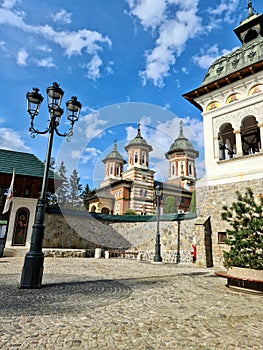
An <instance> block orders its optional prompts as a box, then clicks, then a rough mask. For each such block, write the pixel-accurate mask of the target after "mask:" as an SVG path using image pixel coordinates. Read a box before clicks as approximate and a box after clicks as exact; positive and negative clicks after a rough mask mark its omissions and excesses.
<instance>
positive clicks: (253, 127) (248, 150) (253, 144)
mask: <svg viewBox="0 0 263 350" xmlns="http://www.w3.org/2000/svg"><path fill="white" fill-rule="evenodd" d="M240 131H241V142H242V151H243V155H244V156H245V155H248V154H253V153H256V152H259V150H260V147H261V140H260V130H259V127H258V122H257V120H256V118H255V117H253V116H250V117H246V118H244V119H243V121H242V123H241V127H240Z"/></svg>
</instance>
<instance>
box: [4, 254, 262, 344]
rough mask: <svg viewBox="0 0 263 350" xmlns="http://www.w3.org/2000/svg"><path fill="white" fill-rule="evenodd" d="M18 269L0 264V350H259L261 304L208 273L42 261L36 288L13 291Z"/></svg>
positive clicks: (18, 263)
mask: <svg viewBox="0 0 263 350" xmlns="http://www.w3.org/2000/svg"><path fill="white" fill-rule="evenodd" d="M22 266H23V259H22V258H1V259H0V275H1V288H0V310H1V313H0V327H1V332H0V349H21V350H31V349H34V350H35V349H41V350H43V349H52V350H60V349H78V350H82V349H83V350H86V349H88V350H89V349H99V350H100V349H106V350H111V349H120V350H121V349H125V350H129V349H132V350H134V349H136V350H141V349H142V350H153V349H164V350H177V349H178V350H183V349H186V350H191V349H194V350H199V349H200V350H213V349H216V350H224V349H227V350H234V349H241V350H247V349H255V350H262V349H263V346H262V329H263V307H262V296H260V295H254V294H246V293H242V292H236V291H233V290H231V289H228V288H226V287H225V282H226V281H225V280H224V279H222V278H219V277H216V276H215V275H214V269H211V268H210V269H204V268H198V267H195V266H194V265H191V266H183V265H178V264H177V265H173V264H161V265H154V264H151V263H145V262H142V261H137V260H128V259H85V258H76V259H72V258H61V259H58V258H45V268H44V277H43V287H42V288H41V289H37V290H27V289H23V290H21V289H18V288H17V286H18V285H19V281H20V276H21V271H22Z"/></svg>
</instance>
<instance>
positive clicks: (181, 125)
mask: <svg viewBox="0 0 263 350" xmlns="http://www.w3.org/2000/svg"><path fill="white" fill-rule="evenodd" d="M183 124H184V122H183V121H182V120H180V136H179V137H184V134H183Z"/></svg>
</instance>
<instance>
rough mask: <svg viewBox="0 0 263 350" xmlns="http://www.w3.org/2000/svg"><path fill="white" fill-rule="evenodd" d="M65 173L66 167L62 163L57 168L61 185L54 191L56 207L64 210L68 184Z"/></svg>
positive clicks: (66, 203) (66, 202) (66, 201)
mask: <svg viewBox="0 0 263 350" xmlns="http://www.w3.org/2000/svg"><path fill="white" fill-rule="evenodd" d="M66 173H67V170H66V166H65V163H64V162H63V161H62V162H61V164H60V166H59V168H58V175H59V176H60V178H61V179H62V183H61V185H60V186H59V188H58V189H57V191H56V196H57V202H58V205H59V206H60V207H62V208H66V207H67V205H68V191H69V183H68V179H67V176H66Z"/></svg>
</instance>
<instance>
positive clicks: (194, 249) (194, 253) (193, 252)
mask: <svg viewBox="0 0 263 350" xmlns="http://www.w3.org/2000/svg"><path fill="white" fill-rule="evenodd" d="M192 248H193V251H192V252H191V255H193V262H196V244H192Z"/></svg>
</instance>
